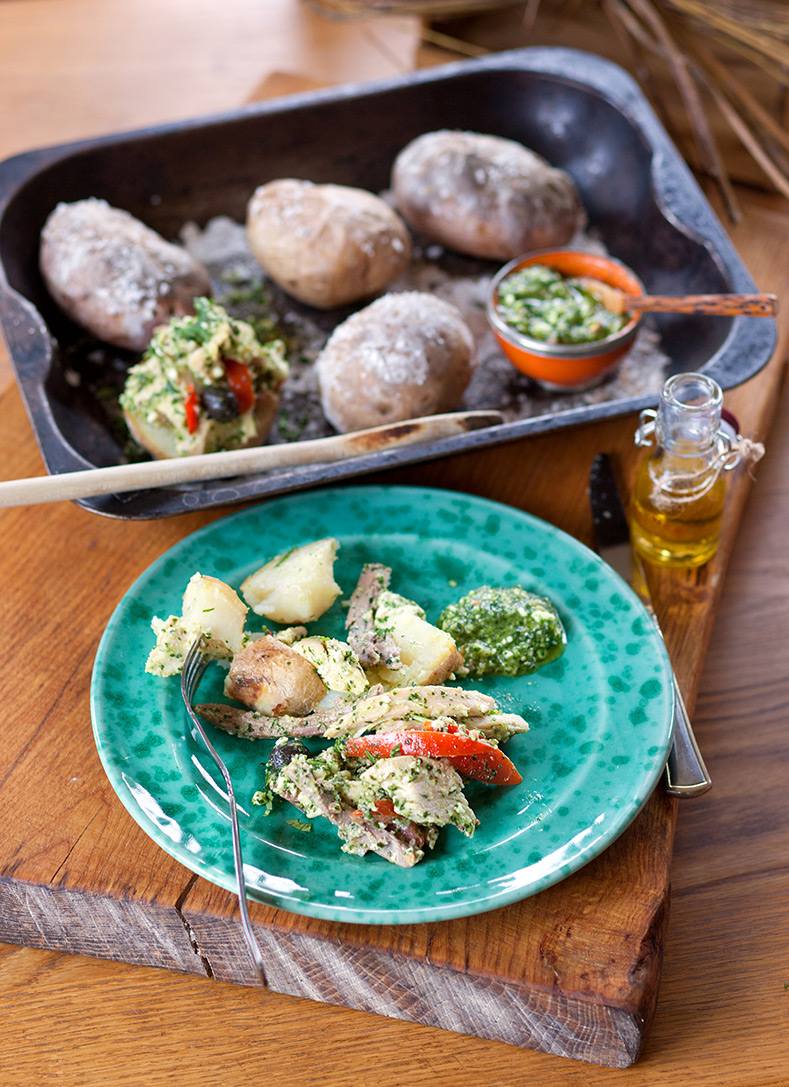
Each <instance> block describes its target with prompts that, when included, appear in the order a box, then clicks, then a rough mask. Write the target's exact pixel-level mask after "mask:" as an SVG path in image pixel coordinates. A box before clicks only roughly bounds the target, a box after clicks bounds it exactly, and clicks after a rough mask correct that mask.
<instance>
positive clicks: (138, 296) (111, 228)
mask: <svg viewBox="0 0 789 1087" xmlns="http://www.w3.org/2000/svg"><path fill="white" fill-rule="evenodd" d="M40 264H41V272H42V275H43V277H44V281H45V283H46V284H47V288H48V290H49V291H50V293H51V294H52V296H53V297H54V299H55V301H56V302H57V303H58V305H59V306H60V307H61V309H63V310H64V312H65V313H66V314H67V315H68V316H69V317H71V318H72V320H74V321H76V322H77V323H78V324H81V325H82V326H83V327H85V328H87V329H88V331H90V332H93V333H94V334H95V335H96V336H98V337H99V338H100V339H104V340H107V341H108V342H110V343H114V344H116V345H117V346H120V347H128V348H131V349H133V350H142V349H143V348H144V347H145V345H146V344H147V342H148V339H150V335H151V332H152V330H153V327H154V324H156V323H158V322H159V321H161V320H162V319H166V318H167V316H169V314H170V313H171V312H176V311H178V312H183V311H184V307H183V306H181V305H180V303H179V299H178V298H177V297H176V290H177V286H178V285H179V284H181V285H184V286H189V285H191V286H192V288H193V289H192V290H191V297H194V296H196V295H198V294H200V293H207V292H208V291H209V290H210V277H209V275H208V272H207V271H206V270H205V269H204V268H202V266H201V265H199V263H198V262H197V261H196V260H195V258H194V257H193V256H192V255H191V254H190V253H189V252H187V250H185V249H183V248H182V247H180V246H177V245H173V244H172V243H170V242H167V241H165V239H164V238H162V237H160V235H158V234H157V233H156V232H155V231H154V230H151V229H150V227H147V226H146V225H145V224H144V223H141V222H140V221H139V220H138V219H135V218H134V216H133V215H130V214H129V213H128V212H127V211H123V210H122V209H120V208H114V207H112V206H111V205H109V204H108V203H107V202H106V200H99V199H97V198H95V197H91V198H89V199H87V200H78V201H76V202H74V203H71V204H68V203H60V204H58V205H57V206H56V207H55V209H54V210H53V212H52V213H51V215H50V216H49V218H48V219H47V221H46V223H45V225H44V228H43V230H42V232H41V254H40ZM189 297H190V295H189V292H187V294H185V296H184V298H185V300H186V301H187V302H188V299H189Z"/></svg>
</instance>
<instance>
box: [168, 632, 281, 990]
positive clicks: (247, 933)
mask: <svg viewBox="0 0 789 1087" xmlns="http://www.w3.org/2000/svg"><path fill="white" fill-rule="evenodd" d="M202 644H203V637H202V635H201V636H200V637H199V638H198V639H197V641H196V642H193V644H192V646H191V648H190V649H189V652H188V653H187V654H186V660H185V661H184V667H183V671H182V672H181V695H182V697H183V700H184V705H185V706H186V712H187V713H188V714H189V716H190V718H191V720H192V723H193V724H194V726H195V728H196V729H197V731H198V732H199V733H200V736H201V737H202V740H203V743H204V744H205V746H206V747H207V748H208V752H209V754H210V755H211V758H212V759H213V760H214V762H215V763H216V765H217V766H218V767H219V770H220V771H221V774H222V777H223V778H224V779H225V786H226V788H227V799H228V803H229V805H230V822H231V825H232V828H233V862H234V864H235V869H236V893H237V895H238V905H239V908H240V910H241V927H242V929H243V931H244V939H245V940H246V944H247V949H248V950H249V954H250V957H251V959H252V962H253V963H254V964H255V968H256V969H257V972H258V974H259V975H260V980H261V981H262V983H263V985H266V972H265V969H264V967H263V956H262V955H261V953H260V945H259V944H258V942H257V939H256V938H255V933H254V931H253V929H252V922H251V921H250V919H249V910H248V908H247V896H246V884H245V881H244V864H243V860H242V857H241V832H240V830H239V826H238V808H237V806H236V796H235V793H234V792H233V783H232V782H231V780H230V774H229V773H228V769H227V767H226V766H225V764H224V762H223V761H222V759H221V758H220V757H219V755H218V754H217V752H216V750H215V749H214V746H213V744H212V743H211V741H210V740H209V739H208V736H207V735H206V733H205V729H204V728H203V726H202V724H201V722H200V719H199V717H198V716H197V714H196V713H195V711H194V695H195V691H196V690H197V685H198V683H199V682H200V679H201V677H202V675H203V672H204V671H205V666H206V660H205V657H204V656H203V652H202Z"/></svg>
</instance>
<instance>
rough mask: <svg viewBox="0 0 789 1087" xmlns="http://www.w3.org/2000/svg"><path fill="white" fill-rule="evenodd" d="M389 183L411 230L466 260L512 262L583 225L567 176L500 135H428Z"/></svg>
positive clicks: (408, 150) (399, 162)
mask: <svg viewBox="0 0 789 1087" xmlns="http://www.w3.org/2000/svg"><path fill="white" fill-rule="evenodd" d="M391 183H392V191H393V193H394V198H395V204H396V206H397V208H398V210H399V212H400V214H401V215H402V216H403V218H404V219H405V221H406V223H408V225H409V226H410V227H411V229H412V230H414V231H415V232H419V233H421V234H424V235H425V236H427V237H428V238H430V239H431V240H433V241H436V242H440V243H441V244H442V245H444V246H447V247H448V248H450V249H454V250H456V251H458V252H460V253H465V254H467V255H469V256H474V257H484V258H488V259H492V260H500V261H508V260H512V259H513V258H514V257H517V256H520V255H521V254H522V253H528V252H530V251H532V250H535V249H547V248H549V247H551V246H556V245H565V244H566V243H567V242H569V241H570V239H571V238H572V236H573V234H574V233H575V232H576V230H577V229H578V228H579V226H581V225H582V224H583V212H582V208H581V201H580V197H579V195H578V190H577V188H576V185H575V182H574V181H573V179H572V178H571V177H570V175H569V174H568V173H566V172H565V171H564V170H559V169H556V168H554V167H552V166H550V165H549V164H548V163H547V162H546V161H545V159H543V158H541V157H540V156H539V155H537V154H535V153H534V152H533V151H530V150H529V149H528V148H527V147H524V146H523V145H522V144H520V143H517V142H516V141H515V140H508V139H504V138H502V137H500V136H488V135H484V134H480V133H476V132H457V131H450V130H442V131H439V132H426V133H425V134H424V135H422V136H419V137H417V139H415V140H413V141H412V142H411V143H409V144H407V145H406V147H404V148H403V150H402V151H401V152H400V153H399V154H398V156H397V158H396V159H395V162H394V166H393V168H392V182H391Z"/></svg>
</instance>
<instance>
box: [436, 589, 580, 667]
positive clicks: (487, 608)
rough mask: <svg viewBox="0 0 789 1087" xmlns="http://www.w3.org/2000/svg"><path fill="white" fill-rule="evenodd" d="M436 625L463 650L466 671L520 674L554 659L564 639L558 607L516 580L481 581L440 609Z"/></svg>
mask: <svg viewBox="0 0 789 1087" xmlns="http://www.w3.org/2000/svg"><path fill="white" fill-rule="evenodd" d="M438 625H439V627H440V628H441V629H442V630H444V631H446V632H447V634H450V635H451V636H452V637H453V638H454V639H455V642H456V644H457V647H458V649H459V650H460V652H461V653H462V654H463V662H464V666H465V668H466V669H467V670H468V672H470V673H472V674H474V675H477V676H484V675H505V676H522V675H525V674H526V673H528V672H533V671H534V670H535V669H537V668H539V667H540V666H541V665H543V664H548V663H549V662H550V661H553V660H556V658H557V657H560V656H561V654H562V653H563V652H564V647H565V645H566V644H567V637H566V635H565V631H564V627H563V626H562V621H561V619H560V618H559V614H558V612H557V611H556V608H555V607H554V606H553V604H552V603H551V602H550V600H546V599H545V597H542V596H537V595H536V594H535V593H529V592H526V590H525V589H522V588H521V587H520V586H519V585H516V586H514V587H513V588H511V589H497V588H492V587H491V586H489V585H483V586H482V587H481V588H479V589H475V590H474V591H473V592H470V593H468V594H467V595H466V596H464V597H463V598H462V599H461V600H458V602H457V603H456V604H450V605H449V607H447V608H445V609H444V611H443V612H442V613H441V616H440V618H439V620H438Z"/></svg>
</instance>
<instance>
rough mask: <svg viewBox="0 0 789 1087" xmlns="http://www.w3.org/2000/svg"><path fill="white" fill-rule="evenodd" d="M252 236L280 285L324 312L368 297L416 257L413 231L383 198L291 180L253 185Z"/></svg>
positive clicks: (249, 234)
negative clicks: (412, 239)
mask: <svg viewBox="0 0 789 1087" xmlns="http://www.w3.org/2000/svg"><path fill="white" fill-rule="evenodd" d="M247 238H248V241H249V247H250V249H251V250H252V253H253V254H254V256H255V257H256V259H257V260H258V261H259V262H260V264H261V265H262V267H263V269H264V270H265V271H266V272H267V273H268V274H269V275H270V276H271V278H272V279H273V280H275V282H277V283H278V284H279V285H280V286H281V287H282V288H283V290H285V291H287V292H288V294H291V295H293V297H294V298H297V299H299V301H301V302H306V303H307V304H308V305H310V306H316V307H318V308H319V309H331V308H333V307H335V306H342V305H345V304H346V303H348V302H357V301H359V300H361V299H364V298H369V297H370V296H371V295H374V294H376V293H377V292H378V291H380V290H381V289H382V288H384V287H385V286H386V285H387V284H389V283H391V282H392V280H394V279H396V278H397V277H398V276H399V275H401V274H402V272H404V271H405V269H406V268H407V267H408V264H409V262H410V260H411V237H410V235H409V233H408V229H407V228H406V226H405V224H404V223H403V221H402V220H401V218H400V217H399V215H397V214H396V212H394V211H393V210H392V209H391V208H390V207H389V205H388V204H386V203H384V201H383V200H381V199H380V197H377V196H374V195H373V194H372V193H370V192H366V191H365V190H363V189H354V188H349V187H348V186H345V185H315V184H313V183H312V182H310V181H299V180H296V179H293V178H283V179H281V180H279V181H270V182H269V183H268V184H267V185H262V186H261V187H260V188H259V189H257V190H256V192H255V194H254V195H253V197H252V199H251V200H250V202H249V205H248V208H247Z"/></svg>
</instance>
